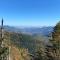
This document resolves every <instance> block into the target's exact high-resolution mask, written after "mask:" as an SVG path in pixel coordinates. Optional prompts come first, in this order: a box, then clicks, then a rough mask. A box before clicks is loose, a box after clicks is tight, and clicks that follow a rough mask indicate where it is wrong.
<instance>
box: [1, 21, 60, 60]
mask: <svg viewBox="0 0 60 60" xmlns="http://www.w3.org/2000/svg"><path fill="white" fill-rule="evenodd" d="M3 45H4V46H6V47H7V48H8V50H9V54H8V56H9V59H10V60H60V22H59V23H57V25H56V26H55V27H54V29H53V32H52V33H51V35H50V36H44V35H41V34H34V35H30V34H23V33H18V32H9V31H6V30H5V31H4V41H3ZM3 51H5V50H3ZM1 54H2V53H1ZM3 54H4V53H3Z"/></svg>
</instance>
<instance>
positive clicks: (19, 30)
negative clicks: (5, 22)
mask: <svg viewBox="0 0 60 60" xmlns="http://www.w3.org/2000/svg"><path fill="white" fill-rule="evenodd" d="M4 30H6V31H9V32H17V33H24V34H31V35H35V34H41V35H45V36H47V35H49V34H50V33H51V32H52V31H53V27H51V26H48V27H40V28H39V27H24V28H20V27H19V28H18V27H11V26H4Z"/></svg>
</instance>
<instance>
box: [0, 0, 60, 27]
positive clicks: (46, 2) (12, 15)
mask: <svg viewBox="0 0 60 60" xmlns="http://www.w3.org/2000/svg"><path fill="white" fill-rule="evenodd" d="M2 17H3V19H4V24H5V25H10V26H28V27H29V26H36V27H39V26H53V25H55V24H56V23H57V22H58V21H60V0H0V20H1V19H2Z"/></svg>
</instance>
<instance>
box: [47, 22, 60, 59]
mask: <svg viewBox="0 0 60 60" xmlns="http://www.w3.org/2000/svg"><path fill="white" fill-rule="evenodd" d="M50 42H51V43H52V46H50V47H48V56H49V57H50V59H51V60H60V22H59V23H57V25H56V26H55V27H54V30H53V32H52V40H50Z"/></svg>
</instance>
